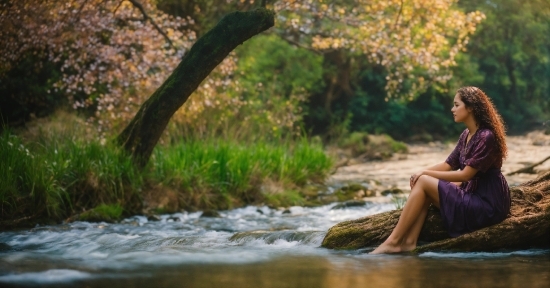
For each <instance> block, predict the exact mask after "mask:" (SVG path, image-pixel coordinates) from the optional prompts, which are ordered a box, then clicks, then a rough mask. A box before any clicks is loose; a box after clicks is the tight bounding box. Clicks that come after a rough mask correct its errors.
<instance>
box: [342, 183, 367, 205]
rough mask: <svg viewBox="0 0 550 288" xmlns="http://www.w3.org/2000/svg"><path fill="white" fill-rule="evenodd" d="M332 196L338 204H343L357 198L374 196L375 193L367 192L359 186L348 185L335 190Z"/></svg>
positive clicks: (365, 188)
mask: <svg viewBox="0 0 550 288" xmlns="http://www.w3.org/2000/svg"><path fill="white" fill-rule="evenodd" d="M334 195H335V196H336V197H337V198H338V201H339V202H344V201H348V200H353V199H357V198H363V197H372V196H376V192H374V191H372V190H369V189H368V188H367V187H365V186H363V185H361V184H358V183H350V184H348V185H346V186H343V187H341V188H339V189H338V190H336V191H335V192H334Z"/></svg>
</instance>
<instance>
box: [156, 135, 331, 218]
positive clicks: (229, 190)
mask: <svg viewBox="0 0 550 288" xmlns="http://www.w3.org/2000/svg"><path fill="white" fill-rule="evenodd" d="M331 166H332V161H331V159H330V158H328V157H327V156H326V155H325V154H324V151H323V149H322V147H321V146H319V145H315V144H311V143H309V142H308V141H307V140H306V139H303V140H301V141H298V142H297V143H292V142H287V143H282V144H272V143H269V142H255V143H247V144H244V143H237V142H234V141H223V142H218V141H216V139H208V140H202V141H199V140H190V141H186V142H185V143H178V144H175V145H171V146H166V147H158V148H157V149H156V150H155V153H154V154H153V156H152V159H151V168H150V169H151V173H152V175H151V177H152V178H153V181H158V182H160V183H163V185H165V186H170V187H174V188H175V189H176V190H178V191H182V194H183V196H184V198H186V199H187V201H188V202H189V203H186V205H189V206H195V207H207V208H220V207H221V208H229V207H232V206H233V205H234V204H239V203H251V202H254V201H256V202H257V201H261V200H262V198H263V197H267V199H268V200H269V199H279V198H277V197H279V196H273V197H275V198H269V196H266V195H268V192H266V193H264V192H265V191H262V184H263V183H264V182H265V181H267V180H269V181H272V182H276V183H279V185H280V186H282V187H283V188H284V189H287V190H288V188H289V187H290V188H292V187H296V185H297V186H303V185H305V184H306V183H307V182H308V181H317V182H319V181H322V180H323V179H324V177H325V176H326V175H327V173H328V171H329V169H330V168H331ZM289 195H290V194H289ZM289 197H290V196H289ZM283 198H288V197H286V196H284V197H283ZM288 199H294V198H292V197H290V198H288ZM279 200H281V199H279ZM279 200H277V201H279ZM273 201H275V200H273ZM281 201H282V200H281Z"/></svg>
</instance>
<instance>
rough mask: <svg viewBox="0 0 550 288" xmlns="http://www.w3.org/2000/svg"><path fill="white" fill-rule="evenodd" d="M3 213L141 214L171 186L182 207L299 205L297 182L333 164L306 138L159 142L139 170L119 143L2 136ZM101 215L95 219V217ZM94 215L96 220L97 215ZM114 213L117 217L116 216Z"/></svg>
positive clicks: (320, 175) (6, 217) (318, 177)
mask: <svg viewBox="0 0 550 288" xmlns="http://www.w3.org/2000/svg"><path fill="white" fill-rule="evenodd" d="M0 157H1V159H2V165H0V202H1V203H0V206H1V207H0V215H1V218H2V221H0V222H2V223H5V222H6V221H10V220H14V219H20V218H27V217H30V218H49V219H55V220H56V221H59V220H61V219H65V218H66V217H69V216H72V215H75V214H78V213H83V212H84V213H83V214H81V218H80V219H96V218H98V219H100V218H102V217H101V216H102V215H103V216H104V217H103V218H104V219H107V218H109V219H113V220H115V218H117V219H118V218H120V217H121V216H122V215H123V213H126V214H132V213H140V211H141V209H142V208H143V207H142V203H143V201H142V200H143V194H144V192H146V191H147V190H148V189H151V187H159V186H163V187H169V188H170V189H171V191H176V192H175V193H177V199H178V200H177V201H178V202H179V203H178V205H179V207H180V208H186V209H228V208H232V207H235V206H242V205H246V204H260V203H263V204H267V205H274V206H288V205H297V204H301V203H303V202H304V195H303V193H300V192H299V191H300V189H301V187H303V186H304V185H306V184H307V183H309V182H321V181H322V180H324V178H325V176H326V175H327V174H328V172H329V170H330V168H331V166H332V161H331V159H330V158H329V157H328V156H326V155H325V153H324V151H323V149H322V147H321V146H320V145H319V144H312V143H311V142H309V141H308V140H307V139H305V138H303V139H298V140H295V141H286V142H282V143H271V142H265V141H264V142H262V141H260V142H255V143H239V142H236V141H227V140H225V141H217V140H216V139H210V140H188V141H186V142H185V143H177V144H173V145H169V146H158V147H157V148H156V149H155V151H154V153H153V156H152V157H151V159H150V161H149V164H148V166H147V167H146V168H145V169H144V170H142V171H140V170H138V169H136V168H135V167H134V165H133V164H132V161H131V159H130V158H129V157H128V156H127V155H126V154H125V153H124V151H121V149H119V148H118V147H117V146H115V145H113V144H110V143H109V142H107V143H106V144H104V145H102V144H100V142H99V141H98V140H94V139H81V138H78V137H75V136H74V134H71V133H46V132H40V133H37V134H36V135H34V136H33V137H23V136H16V135H14V134H11V133H9V132H7V131H4V132H2V134H1V135H0ZM97 215H99V217H96V216H97ZM94 217H95V218H94ZM113 217H114V218H113Z"/></svg>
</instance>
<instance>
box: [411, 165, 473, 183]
mask: <svg viewBox="0 0 550 288" xmlns="http://www.w3.org/2000/svg"><path fill="white" fill-rule="evenodd" d="M477 171H478V170H477V169H475V168H472V167H471V166H466V167H464V170H458V171H435V170H424V171H422V172H421V173H419V174H416V175H414V176H415V177H414V179H413V181H412V182H413V186H414V184H415V183H416V181H417V180H418V177H420V176H422V175H428V176H432V177H434V178H437V179H439V180H445V181H449V182H466V181H468V180H470V179H472V177H474V175H476V173H477Z"/></svg>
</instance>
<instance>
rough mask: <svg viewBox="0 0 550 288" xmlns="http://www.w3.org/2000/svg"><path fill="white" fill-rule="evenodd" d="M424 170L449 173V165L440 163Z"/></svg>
mask: <svg viewBox="0 0 550 288" xmlns="http://www.w3.org/2000/svg"><path fill="white" fill-rule="evenodd" d="M426 170H432V171H451V170H452V168H451V165H449V163H447V162H441V163H438V164H435V165H434V166H431V167H428V168H426Z"/></svg>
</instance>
